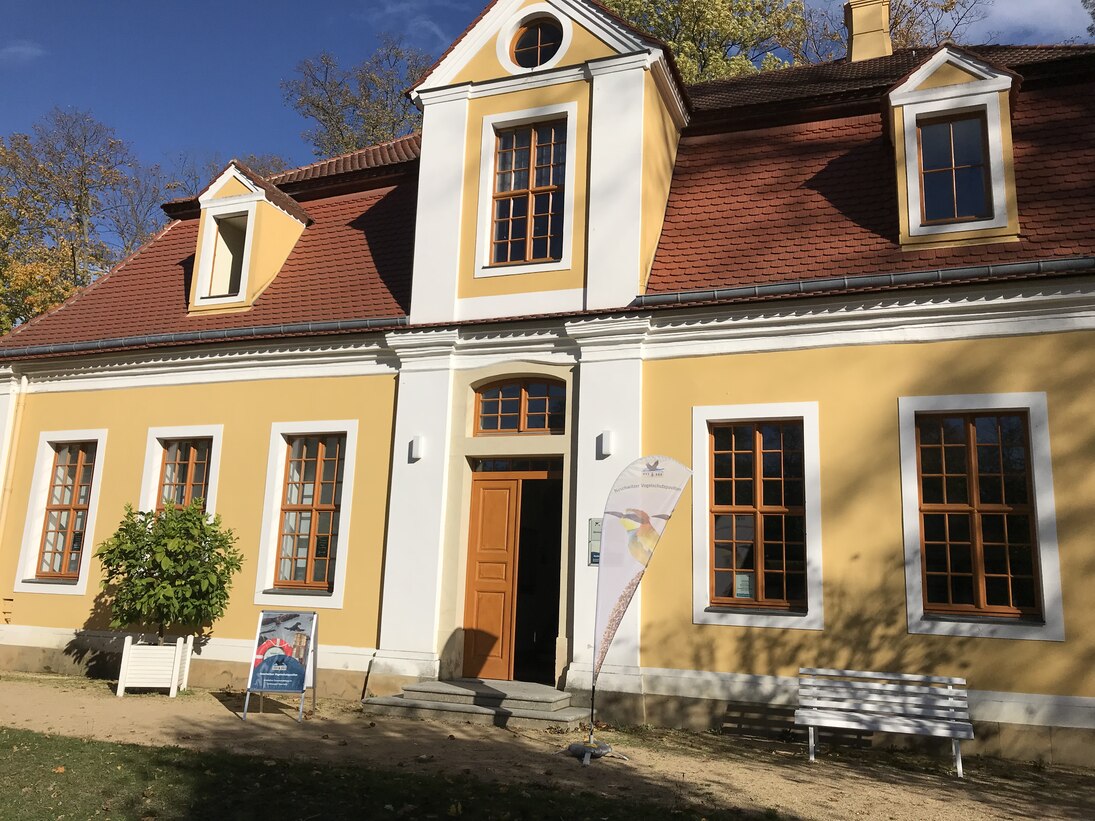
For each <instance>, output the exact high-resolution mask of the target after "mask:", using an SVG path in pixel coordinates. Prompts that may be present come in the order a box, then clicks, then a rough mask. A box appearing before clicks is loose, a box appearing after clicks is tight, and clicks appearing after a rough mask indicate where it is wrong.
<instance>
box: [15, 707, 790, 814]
mask: <svg viewBox="0 0 1095 821" xmlns="http://www.w3.org/2000/svg"><path fill="white" fill-rule="evenodd" d="M0 750H3V755H2V756H0V796H2V799H0V800H2V801H3V804H2V805H0V816H2V817H3V818H5V819H9V820H10V821H14V819H44V818H54V819H62V818H64V819H85V818H134V819H183V818H186V819H218V820H219V819H229V818H231V819H245V818H255V819H260V818H261V819H329V818H370V819H371V818H453V817H465V818H475V819H480V818H485V819H522V818H559V819H585V818H589V819H626V821H636V819H642V818H651V817H666V816H668V817H672V818H701V817H706V818H710V819H721V818H742V817H745V816H742V815H741V814H739V813H736V812H725V813H724V812H715V813H710V812H702V811H701V810H700V808H696V809H695V810H689V809H680V808H677V809H671V808H669V807H651V806H649V805H643V804H636V803H629V802H627V801H621V800H618V799H610V798H605V797H601V796H594V795H588V794H586V795H582V794H575V793H573V792H571V791H569V790H568V789H567V788H553V787H552V786H551V785H550V784H548V785H543V786H527V785H522V786H516V785H510V786H507V785H504V784H493V783H489V782H484V781H479V780H476V779H473V778H470V777H463V778H459V779H457V778H444V777H438V776H431V775H420V774H415V773H407V772H390V771H381V770H375V769H368V768H365V767H363V766H348V765H340V766H331V765H327V764H323V765H319V764H314V763H312V762H309V761H296V762H293V761H288V760H283V759H277V760H275V759H263V758H256V757H252V756H243V755H234V754H227V753H205V752H196V751H193V750H185V749H181V748H179V747H140V746H137V745H133V744H113V743H110V742H103V741H87V740H83V739H78V738H66V737H63V736H54V735H42V734H40V733H32V732H28V731H25V730H13V729H7V728H0ZM576 765H577V764H576ZM767 817H774V816H773V815H769V816H767Z"/></svg>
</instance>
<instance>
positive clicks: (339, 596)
mask: <svg viewBox="0 0 1095 821" xmlns="http://www.w3.org/2000/svg"><path fill="white" fill-rule="evenodd" d="M357 427H358V426H357V420H356V419H335V420H318V419H317V420H311V419H308V420H304V421H301V422H275V423H274V424H272V425H271V426H270V452H269V456H268V458H267V465H266V495H265V500H264V502H263V506H262V530H261V531H260V536H259V557H258V566H257V572H256V574H255V599H254V601H255V604H261V605H267V606H276V607H282V608H285V607H301V608H305V609H309V610H312V609H315V610H323V609H327V610H332V609H341V608H342V601H343V597H344V594H345V590H346V569H347V566H348V565H349V564H350V559H351V549H350V545H351V544H352V541H351V539H352V536H353V533H352V531H351V530H350V513H351V511H352V510H353V504H354V477H355V475H356V473H357V469H358V464H357ZM325 433H342V434H345V435H346V453H345V456H344V461H343V467H342V470H343V473H342V504H341V506H340V508H339V511H338V544H337V545H336V547H335V550H336V553H335V582H334V585H333V587H332V591H331V593H330V595H326V596H324V595H304V594H299V595H296V594H291V593H285V594H282V593H267V592H265V591H267V590H270V589H272V588H273V587H274V578H275V574H276V573H277V561H278V533H279V531H280V527H279V524H280V520H281V495H282V492H283V489H284V488H283V483H284V477H285V460H286V454H287V451H286V442H285V437H286V436H289V435H312V434H325Z"/></svg>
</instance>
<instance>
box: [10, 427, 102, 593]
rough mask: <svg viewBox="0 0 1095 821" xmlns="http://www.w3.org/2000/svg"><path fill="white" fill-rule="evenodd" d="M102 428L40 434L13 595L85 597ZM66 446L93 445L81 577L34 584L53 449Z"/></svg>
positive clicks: (98, 486)
mask: <svg viewBox="0 0 1095 821" xmlns="http://www.w3.org/2000/svg"><path fill="white" fill-rule="evenodd" d="M106 434H107V431H106V429H105V428H97V429H93V430H54V431H43V432H42V433H41V435H39V437H38V453H37V455H36V456H35V461H34V476H33V477H32V478H31V482H30V499H29V500H28V502H27V518H26V523H25V524H24V526H23V544H22V547H21V548H20V550H19V563H18V564H17V565H16V570H15V592H16V593H48V594H51V595H59V596H83V595H84V594H85V593H87V578H88V573H89V569H90V565H91V555H92V554H93V553H94V552H95V544H96V543H95V520H96V519H97V518H98V516H97V515H96V514H97V513H98V510H99V491H100V489H101V488H102V486H103V462H104V461H105V456H106ZM67 442H95V467H94V469H93V470H92V474H91V496H90V498H89V499H88V504H87V522H86V523H85V526H84V546H83V550H82V551H81V553H82V555H81V556H80V575H79V577H78V578H77V579H76V583H75V584H71V583H66V582H53V581H41V580H35V574H36V573H37V570H38V554H39V550H40V548H41V545H42V528H43V527H44V526H45V523H46V499H47V495H48V494H49V485H50V476H51V474H52V472H53V458H54V454H55V452H56V451H54V449H53V446H54V445H59V444H64V443H67Z"/></svg>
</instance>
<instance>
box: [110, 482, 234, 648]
mask: <svg viewBox="0 0 1095 821" xmlns="http://www.w3.org/2000/svg"><path fill="white" fill-rule="evenodd" d="M235 543H236V536H235V534H234V533H233V532H232V531H231V530H225V529H222V527H221V521H220V517H219V516H216V517H214V518H213V519H212V521H210V519H209V517H208V516H206V514H205V512H204V511H203V510H202V507H201V502H200V501H195V502H193V503H192V504H190V505H189V506H187V507H175V506H174V505H170V504H169V505H168V506H167V507H166V508H164V510H162V511H160V512H158V513H157V512H155V511H135V510H133V507H132V506H131V505H126V508H125V518H123V519H122V522H121V524H120V525H119V526H118V530H117V531H116V532H115V533H114V535H113V536H111V537H110V538H109V539H107V540H106V541H105V542H103V543H102V544H101V545H99V549H98V550H97V551H96V554H95V555H96V556H98V558H99V560H100V561H102V563H103V570H104V573H105V577H104V579H103V582H102V586H103V590H104V591H105V592H106V593H107V595H108V596H109V597H110V599H111V602H110V605H111V614H112V618H111V622H110V626H111V627H114V628H119V629H120V628H125V627H129V626H132V625H156V627H157V628H158V633H159V637H160V642H161V643H162V642H163V638H164V633H165V632H166V629H167V627H168V626H169V625H171V626H178V627H187V628H195V629H196V630H197V631H198V632H200V631H201V629H202V628H203V627H204V626H205V625H211V624H212V623H213V622H214V621H216V620H217V619H219V618H220V617H221V616H223V615H224V611H225V608H226V607H227V606H228V591H229V590H230V589H231V587H232V575H233V574H234V573H236V572H238V571H239V569H240V567H241V565H242V555H241V554H240V551H239V550H238V549H237V548H236V546H235Z"/></svg>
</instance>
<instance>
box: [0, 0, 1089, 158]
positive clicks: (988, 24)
mask: <svg viewBox="0 0 1095 821" xmlns="http://www.w3.org/2000/svg"><path fill="white" fill-rule="evenodd" d="M485 2H486V0H320V2H306V0H262V2H259V0H220V1H219V2H212V0H189V2H187V3H166V2H161V1H159V0H100V1H99V2H94V1H92V2H89V0H38V2H29V1H28V0H0V20H3V21H4V25H3V27H2V28H0V89H3V92H2V93H0V135H7V134H10V133H12V132H15V131H26V130H28V129H29V128H30V126H31V124H32V123H33V122H34V121H35V120H36V119H38V118H39V117H41V116H42V114H44V113H45V112H46V111H48V110H49V109H50V108H52V107H53V106H55V105H57V106H60V107H62V108H69V107H72V108H80V109H87V110H90V111H91V112H92V114H93V115H94V116H95V117H97V118H98V119H100V120H102V121H103V122H105V123H107V124H108V125H111V126H112V127H113V128H114V129H115V130H116V131H117V133H118V135H119V136H121V137H122V138H124V139H126V140H128V141H129V142H130V143H131V144H132V145H133V146H134V147H135V149H136V150H137V152H138V153H139V155H140V156H141V157H142V158H143V159H144V160H145V161H147V162H169V161H170V158H171V157H172V156H174V155H175V154H177V153H178V152H184V151H185V152H191V153H194V154H197V155H208V154H212V153H214V152H215V153H219V154H220V155H221V156H222V157H224V158H228V157H231V156H233V155H235V154H244V153H251V152H253V153H273V154H280V155H282V156H284V157H285V158H286V159H287V160H289V161H290V162H291V163H294V164H296V163H306V162H309V161H311V160H312V159H313V157H312V153H311V149H310V147H309V146H308V145H306V144H305V143H304V142H303V141H302V140H301V138H300V132H301V131H302V130H303V129H304V128H305V126H306V124H305V123H304V121H303V120H301V118H300V117H299V116H298V115H297V114H296V113H295V112H293V111H292V110H290V109H289V108H288V107H287V106H286V105H285V104H284V103H283V101H282V95H281V89H280V86H279V84H280V82H281V81H282V80H284V79H286V78H289V77H291V76H292V75H293V68H294V66H295V65H296V64H297V63H298V62H299V61H300V60H301V59H303V58H305V57H309V56H312V55H315V54H317V53H318V52H320V51H323V50H327V51H330V52H332V53H334V54H335V55H336V56H337V57H338V58H339V59H340V60H341V61H342V62H344V63H346V64H350V63H353V62H355V61H357V60H360V59H362V58H363V57H365V56H366V55H367V54H368V53H369V52H370V51H372V49H373V47H374V46H375V44H376V35H377V34H378V33H379V32H382V31H391V32H396V33H403V34H404V35H405V36H407V38H408V39H409V40H410V41H411V42H413V43H415V44H416V45H418V46H420V47H421V48H424V49H426V50H428V51H431V52H438V51H440V50H441V49H443V48H445V47H446V46H447V45H448V44H449V43H450V42H451V41H452V39H454V38H455V37H456V36H457V35H458V34H459V33H460V32H461V31H462V30H463V29H464V27H465V26H466V25H467V24H468V23H469V22H470V21H471V20H472V19H473V18H474V17H475V16H476V15H477V14H478V13H479V11H480V9H481V8H482V6H483V5H484V4H485ZM1088 23H1090V18H1089V17H1088V16H1087V14H1086V13H1085V12H1084V11H1083V9H1082V8H1081V6H1080V0H996V2H995V5H994V7H993V8H992V10H991V16H990V18H989V19H988V20H986V21H985V23H984V24H982V26H981V27H980V29H981V30H980V31H978V32H977V36H975V37H973V38H971V39H974V40H980V39H988V38H989V37H992V39H993V40H994V41H995V42H1012V43H1052V42H1059V41H1061V40H1064V39H1066V38H1069V37H1075V36H1077V35H1084V39H1085V41H1086V40H1087V39H1088V38H1086V31H1085V30H1086V26H1087V24H1088ZM993 35H995V36H993Z"/></svg>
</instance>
